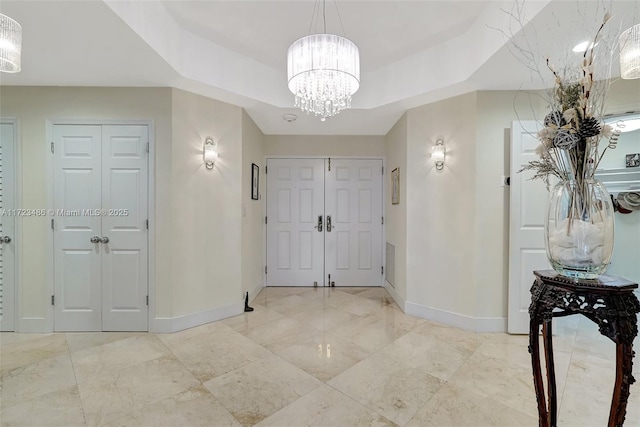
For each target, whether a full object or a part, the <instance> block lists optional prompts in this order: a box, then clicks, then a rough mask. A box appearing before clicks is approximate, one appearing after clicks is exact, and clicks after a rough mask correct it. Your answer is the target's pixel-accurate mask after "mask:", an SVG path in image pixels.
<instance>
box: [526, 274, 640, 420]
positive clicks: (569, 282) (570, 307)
mask: <svg viewBox="0 0 640 427" xmlns="http://www.w3.org/2000/svg"><path fill="white" fill-rule="evenodd" d="M533 274H534V275H535V276H536V279H535V281H534V282H533V286H532V287H531V305H530V306H529V316H530V319H531V320H530V323H529V353H531V362H532V365H533V382H534V386H535V391H536V399H537V401H538V415H539V425H540V427H555V426H556V425H557V412H558V406H557V394H556V378H555V367H554V363H553V343H552V338H553V334H552V329H551V321H552V319H553V318H554V317H563V316H569V315H572V314H582V315H583V316H585V317H587V318H589V319H590V320H591V321H593V322H595V323H597V324H598V327H599V329H600V333H601V334H602V335H605V336H606V337H608V338H609V339H611V340H612V341H613V342H614V343H615V344H616V381H615V386H614V388H613V400H612V402H611V411H610V412H609V423H608V427H620V426H622V425H623V423H624V417H625V414H626V412H627V400H628V399H629V386H630V385H631V384H633V383H634V382H635V379H634V378H633V375H632V367H633V355H634V352H633V340H634V338H635V337H636V335H637V334H638V325H637V324H638V319H637V316H636V313H638V312H640V303H639V302H638V298H636V296H635V294H634V293H633V290H634V289H637V288H638V284H636V283H633V282H630V281H628V280H625V279H621V278H619V277H610V276H600V277H598V278H597V279H593V280H582V279H580V280H573V279H570V278H567V277H564V276H560V275H559V274H558V273H556V272H555V271H553V270H545V271H534V272H533ZM540 325H542V337H543V343H544V353H545V359H546V361H547V391H548V393H549V402H548V406H547V404H546V402H545V392H544V383H543V378H542V369H541V367H540V343H539V337H538V334H539V331H540Z"/></svg>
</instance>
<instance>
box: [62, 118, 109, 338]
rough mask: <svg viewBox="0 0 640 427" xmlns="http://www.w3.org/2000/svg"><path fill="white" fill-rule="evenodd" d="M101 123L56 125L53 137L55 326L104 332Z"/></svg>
mask: <svg viewBox="0 0 640 427" xmlns="http://www.w3.org/2000/svg"><path fill="white" fill-rule="evenodd" d="M101 140H102V127H101V126H99V125H56V126H54V127H53V141H54V146H55V149H54V153H53V156H54V177H53V180H54V190H53V197H54V209H55V211H56V215H55V218H54V220H55V224H54V281H55V285H54V292H55V304H54V313H55V314H54V329H55V330H56V331H100V330H102V305H101V292H102V288H101V282H102V278H101V253H102V250H103V248H102V244H101V243H92V241H91V239H92V238H93V237H99V236H101V221H102V218H101V217H100V215H99V214H98V215H95V213H96V212H99V211H100V209H101V207H102V200H101V195H102V190H101V188H102V184H101V159H102V144H101Z"/></svg>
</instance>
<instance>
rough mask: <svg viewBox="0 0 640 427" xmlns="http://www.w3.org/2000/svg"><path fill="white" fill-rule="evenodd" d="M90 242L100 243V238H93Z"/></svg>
mask: <svg viewBox="0 0 640 427" xmlns="http://www.w3.org/2000/svg"><path fill="white" fill-rule="evenodd" d="M90 240H91V243H100V237H98V236H93V237H92V238H91V239H90Z"/></svg>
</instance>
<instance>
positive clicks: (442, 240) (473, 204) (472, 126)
mask: <svg viewBox="0 0 640 427" xmlns="http://www.w3.org/2000/svg"><path fill="white" fill-rule="evenodd" d="M541 95H542V96H541ZM607 107H608V108H607V110H608V112H609V113H619V112H622V111H630V110H636V111H638V110H640V81H622V80H619V81H617V82H616V83H614V84H613V85H612V86H611V89H610V92H609V98H608V101H607ZM546 111H547V105H546V103H545V101H544V94H543V93H541V92H537V93H536V92H533V93H531V94H527V93H524V92H516V91H481V92H477V93H471V94H466V95H462V96H459V97H456V98H451V99H447V100H444V101H440V102H436V103H433V104H429V105H425V106H422V107H418V108H415V109H412V110H409V111H408V112H407V153H406V154H407V168H406V169H407V183H406V185H405V188H406V189H407V191H406V197H407V198H408V202H407V203H408V206H407V214H406V215H407V231H406V235H407V245H406V246H407V267H406V268H407V280H406V301H407V303H409V304H418V305H421V306H424V307H428V308H430V309H435V310H437V311H444V312H451V313H455V314H458V315H462V316H468V317H469V318H475V319H478V318H479V319H500V318H505V317H506V316H507V304H508V285H509V284H508V268H509V227H508V225H509V191H510V190H509V187H502V186H501V185H500V183H501V182H502V177H503V176H508V175H509V174H510V129H511V123H512V121H517V120H536V119H538V120H540V119H541V118H543V117H544V115H545V114H546ZM400 124H401V121H399V122H398V123H397V124H396V125H400ZM394 129H395V128H394ZM396 135H397V130H392V131H391V132H390V133H389V134H388V135H387V145H388V144H389V140H390V139H396V138H397V136H396ZM439 137H440V138H443V139H444V141H445V144H446V148H447V158H446V163H445V168H444V170H443V171H442V172H437V171H435V169H434V168H433V166H432V163H431V162H430V158H429V157H430V154H429V149H430V147H431V145H433V143H434V142H435V139H437V138H439ZM387 149H388V150H387V153H388V154H387V156H388V157H389V155H390V154H389V147H387ZM388 161H389V160H388ZM389 166H390V167H391V165H389ZM541 185H542V184H541ZM623 220H624V221H623ZM617 222H620V227H619V228H621V229H622V228H623V226H624V227H628V224H627V222H629V221H628V218H627V217H625V218H617ZM623 223H624V224H623ZM632 232H633V233H638V237H639V238H640V229H637V228H635V229H634V230H633V231H632ZM395 234H396V233H395V232H393V231H392V228H391V226H388V227H387V236H388V237H387V240H389V239H390V238H394V236H395ZM634 235H635V234H634ZM624 252H625V253H627V252H628V251H624ZM622 258H624V254H623V253H620V254H619V255H618V260H619V262H618V264H623V262H624V261H623V260H622ZM618 264H617V263H616V255H615V254H614V259H613V262H612V271H617V270H618ZM625 265H626V264H625ZM397 268H399V267H397ZM627 270H629V269H627ZM625 271H626V270H625ZM396 274H397V273H396ZM494 324H497V323H494Z"/></svg>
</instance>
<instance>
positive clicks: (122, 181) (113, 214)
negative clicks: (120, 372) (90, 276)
mask: <svg viewBox="0 0 640 427" xmlns="http://www.w3.org/2000/svg"><path fill="white" fill-rule="evenodd" d="M148 142H149V136H148V128H147V126H103V127H102V204H101V206H102V209H104V210H105V213H106V214H105V215H102V238H103V240H105V239H104V238H107V239H108V240H109V241H108V243H103V244H102V254H101V258H102V259H101V261H102V330H104V331H146V330H147V321H148V320H147V319H148V316H147V303H146V299H147V229H146V221H147V218H148V216H147V194H148V191H147V177H148V174H147V164H148V162H147V143H148Z"/></svg>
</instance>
